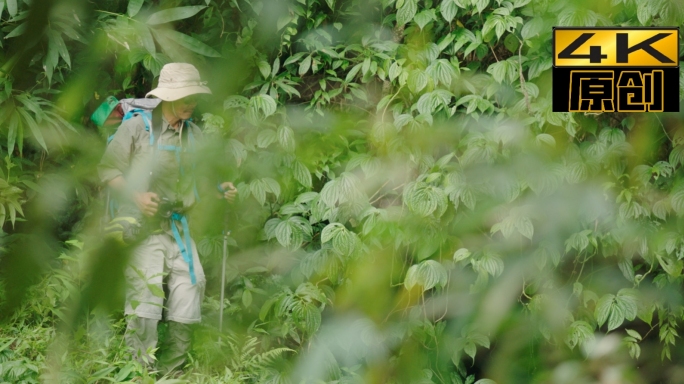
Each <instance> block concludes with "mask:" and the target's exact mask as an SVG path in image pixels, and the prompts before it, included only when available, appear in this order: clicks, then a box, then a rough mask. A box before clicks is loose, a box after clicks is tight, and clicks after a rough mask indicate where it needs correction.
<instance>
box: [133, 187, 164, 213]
mask: <svg viewBox="0 0 684 384" xmlns="http://www.w3.org/2000/svg"><path fill="white" fill-rule="evenodd" d="M133 201H135V205H137V206H138V209H140V212H142V213H143V215H145V216H150V217H152V216H154V215H155V214H156V213H157V209H158V208H159V204H157V203H158V202H159V196H157V194H156V193H154V192H135V193H134V194H133Z"/></svg>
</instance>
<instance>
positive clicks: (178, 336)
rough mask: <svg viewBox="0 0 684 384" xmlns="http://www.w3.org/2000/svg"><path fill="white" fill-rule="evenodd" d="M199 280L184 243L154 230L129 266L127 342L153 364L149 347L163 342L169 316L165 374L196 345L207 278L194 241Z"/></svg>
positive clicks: (162, 365) (162, 361)
mask: <svg viewBox="0 0 684 384" xmlns="http://www.w3.org/2000/svg"><path fill="white" fill-rule="evenodd" d="M192 257H193V264H194V270H195V277H196V284H195V285H193V284H192V282H191V279H190V270H189V266H188V263H187V262H186V261H185V260H184V259H183V256H182V255H181V251H180V248H179V247H178V244H177V243H176V241H175V240H174V239H173V237H172V236H171V235H169V234H167V233H161V234H156V235H151V236H149V237H148V238H147V239H145V240H144V241H143V242H142V243H141V244H140V245H139V246H138V247H137V248H136V249H135V250H134V251H133V254H132V255H131V261H130V263H129V267H128V268H127V269H126V273H125V276H126V282H127V288H126V309H125V313H126V315H136V316H134V317H132V318H131V319H130V320H129V321H128V324H127V328H126V336H125V340H126V344H127V345H128V347H129V348H131V350H132V351H133V354H134V356H135V357H136V358H137V359H138V360H139V361H141V363H143V364H145V365H148V366H150V367H151V366H152V365H153V363H154V360H153V359H151V358H150V356H149V355H148V354H147V351H148V350H149V349H150V348H156V347H157V324H158V322H159V321H160V320H162V318H163V319H164V320H168V321H169V332H168V337H167V339H166V340H165V341H164V342H163V343H162V345H161V346H160V348H159V352H160V353H161V355H160V356H159V355H158V356H159V367H158V368H159V369H160V371H161V372H162V373H166V372H169V371H171V370H173V369H175V368H178V367H180V366H181V365H182V364H183V362H184V361H185V355H186V353H187V352H188V350H189V349H190V338H191V337H190V336H191V329H190V327H189V326H188V324H193V323H199V322H200V320H201V314H200V307H201V304H202V299H203V297H204V288H205V285H206V279H205V277H204V270H203V269H202V265H201V264H200V261H199V257H198V254H197V247H196V246H195V242H194V241H192Z"/></svg>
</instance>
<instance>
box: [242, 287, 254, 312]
mask: <svg viewBox="0 0 684 384" xmlns="http://www.w3.org/2000/svg"><path fill="white" fill-rule="evenodd" d="M242 305H244V306H245V308H247V307H249V306H250V305H252V292H251V291H250V290H248V289H245V290H244V291H242Z"/></svg>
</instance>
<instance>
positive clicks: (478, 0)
mask: <svg viewBox="0 0 684 384" xmlns="http://www.w3.org/2000/svg"><path fill="white" fill-rule="evenodd" d="M472 4H473V5H474V6H475V8H476V9H477V13H482V11H484V10H485V8H487V6H488V5H489V0H472Z"/></svg>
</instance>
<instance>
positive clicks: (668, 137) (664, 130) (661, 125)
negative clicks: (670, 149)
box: [654, 114, 674, 143]
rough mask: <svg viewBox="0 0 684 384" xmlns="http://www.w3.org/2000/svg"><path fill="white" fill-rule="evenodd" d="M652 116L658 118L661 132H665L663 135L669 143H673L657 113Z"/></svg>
mask: <svg viewBox="0 0 684 384" xmlns="http://www.w3.org/2000/svg"><path fill="white" fill-rule="evenodd" d="M654 116H655V118H656V119H658V123H660V127H661V128H662V129H663V133H664V134H665V137H667V139H668V140H670V143H674V142H673V141H672V138H671V137H670V135H668V134H667V130H666V129H665V126H664V125H663V122H662V121H661V120H660V117H658V115H657V114H656V115H654Z"/></svg>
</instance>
